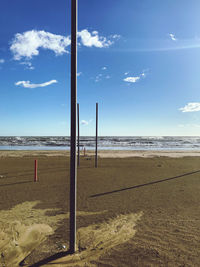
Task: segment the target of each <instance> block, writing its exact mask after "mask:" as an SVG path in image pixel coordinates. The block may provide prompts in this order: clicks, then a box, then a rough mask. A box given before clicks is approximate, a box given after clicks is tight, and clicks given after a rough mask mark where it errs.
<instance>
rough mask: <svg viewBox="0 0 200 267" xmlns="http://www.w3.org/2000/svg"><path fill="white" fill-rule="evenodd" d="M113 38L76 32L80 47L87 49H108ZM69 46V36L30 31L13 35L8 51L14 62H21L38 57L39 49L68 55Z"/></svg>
mask: <svg viewBox="0 0 200 267" xmlns="http://www.w3.org/2000/svg"><path fill="white" fill-rule="evenodd" d="M113 36H115V35H113ZM113 36H111V37H110V38H106V37H104V36H100V35H99V33H98V31H93V32H91V33H90V32H89V31H88V30H87V29H84V30H82V31H80V32H78V38H79V39H80V42H79V43H80V45H83V46H87V47H93V46H94V47H97V48H103V47H109V46H111V45H112V44H113V43H114V40H116V37H115V38H114V37H113ZM70 44H71V37H70V36H67V37H65V36H62V35H58V34H53V33H50V32H45V31H37V30H31V31H26V32H23V33H17V34H15V36H14V38H13V40H12V41H11V45H10V50H11V52H12V53H13V55H14V59H15V60H21V59H22V58H25V59H28V60H30V59H31V58H32V57H33V56H37V55H39V49H41V48H42V49H48V50H52V51H53V52H54V53H55V54H56V55H63V54H65V53H69V52H68V51H67V47H68V46H70Z"/></svg>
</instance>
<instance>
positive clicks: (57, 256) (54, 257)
mask: <svg viewBox="0 0 200 267" xmlns="http://www.w3.org/2000/svg"><path fill="white" fill-rule="evenodd" d="M71 254H72V253H71V251H70V250H68V251H63V252H59V253H56V254H54V255H52V256H50V257H48V258H45V259H43V260H40V261H38V262H36V263H34V264H32V265H30V266H29V267H39V266H43V265H45V264H48V265H55V264H58V263H51V261H55V260H57V259H60V258H63V257H65V256H68V255H71ZM21 266H23V264H21Z"/></svg>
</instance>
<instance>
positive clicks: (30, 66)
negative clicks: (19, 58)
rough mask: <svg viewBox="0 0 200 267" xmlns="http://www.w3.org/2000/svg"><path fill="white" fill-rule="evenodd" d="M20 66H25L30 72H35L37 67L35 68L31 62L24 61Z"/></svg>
mask: <svg viewBox="0 0 200 267" xmlns="http://www.w3.org/2000/svg"><path fill="white" fill-rule="evenodd" d="M19 64H20V65H25V66H26V68H25V69H28V70H34V69H35V67H33V65H32V63H31V62H29V61H23V62H20V63H19Z"/></svg>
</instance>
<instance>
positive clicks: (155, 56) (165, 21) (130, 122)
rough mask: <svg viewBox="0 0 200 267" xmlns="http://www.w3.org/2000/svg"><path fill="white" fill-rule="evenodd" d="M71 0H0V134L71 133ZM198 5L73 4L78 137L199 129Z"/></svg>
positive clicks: (141, 1)
mask: <svg viewBox="0 0 200 267" xmlns="http://www.w3.org/2000/svg"><path fill="white" fill-rule="evenodd" d="M70 2H71V1H70V0H59V1H55V0H42V1H39V0H36V1H35V0H34V1H33V0H29V1H27V0H17V1H13V0H2V1H1V5H0V7H1V16H0V25H1V27H0V36H1V38H0V98H1V105H0V114H1V126H0V135H69V134H70ZM199 11H200V1H199V0H191V1H188V0H176V1H174V0H166V1H160V0H124V1H122V0H101V1H97V0H84V1H83V0H79V11H78V43H79V45H78V75H79V76H78V78H77V79H78V88H77V89H78V102H79V103H80V120H81V135H94V134H95V103H96V102H98V103H99V134H100V135H128V136H130V135H143V136H144V135H199V133H200V75H199V72H200V27H199V26H200V16H199Z"/></svg>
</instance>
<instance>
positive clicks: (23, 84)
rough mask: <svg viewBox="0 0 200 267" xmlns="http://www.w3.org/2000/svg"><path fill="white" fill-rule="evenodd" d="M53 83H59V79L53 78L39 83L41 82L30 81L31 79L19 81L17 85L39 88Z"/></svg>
mask: <svg viewBox="0 0 200 267" xmlns="http://www.w3.org/2000/svg"><path fill="white" fill-rule="evenodd" d="M53 83H57V81H56V80H51V81H49V82H45V83H39V84H34V83H30V81H18V82H16V83H15V85H16V86H22V87H25V88H37V87H45V86H48V85H50V84H53Z"/></svg>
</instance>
